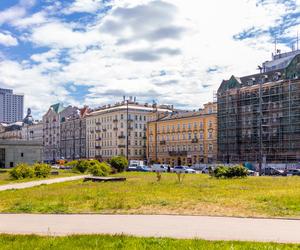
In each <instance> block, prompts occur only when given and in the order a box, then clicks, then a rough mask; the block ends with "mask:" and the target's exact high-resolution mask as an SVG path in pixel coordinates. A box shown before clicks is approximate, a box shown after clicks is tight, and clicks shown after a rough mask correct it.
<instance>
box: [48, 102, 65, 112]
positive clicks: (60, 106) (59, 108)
mask: <svg viewBox="0 0 300 250" xmlns="http://www.w3.org/2000/svg"><path fill="white" fill-rule="evenodd" d="M50 109H52V110H53V111H54V112H56V113H60V112H61V111H63V110H64V109H65V108H64V106H63V104H62V103H56V104H53V105H51V106H50Z"/></svg>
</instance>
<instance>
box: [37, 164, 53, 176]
mask: <svg viewBox="0 0 300 250" xmlns="http://www.w3.org/2000/svg"><path fill="white" fill-rule="evenodd" d="M33 169H34V175H35V176H36V177H38V178H45V177H47V176H48V175H49V174H50V172H51V166H50V165H48V164H45V163H35V164H34V165H33Z"/></svg>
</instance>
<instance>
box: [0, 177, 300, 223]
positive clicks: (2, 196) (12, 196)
mask: <svg viewBox="0 0 300 250" xmlns="http://www.w3.org/2000/svg"><path fill="white" fill-rule="evenodd" d="M120 175H121V176H126V177H127V181H126V182H111V183H92V182H83V181H82V180H80V181H73V182H65V183H58V184H51V185H42V186H38V187H33V188H28V189H23V190H8V191H3V192H0V201H1V202H0V212H16V213H20V212H24V213H112V214H114V213H121V214H189V215H223V216H242V217H248V216H249V217H295V218H300V177H249V178H246V179H232V180H225V179H214V178H210V177H209V176H207V175H200V174H199V175H198V174H197V175H192V174H189V175H186V176H185V178H184V181H183V182H182V183H178V182H177V177H176V175H175V174H163V175H162V180H161V181H160V182H157V181H156V176H155V174H154V173H123V174H120Z"/></svg>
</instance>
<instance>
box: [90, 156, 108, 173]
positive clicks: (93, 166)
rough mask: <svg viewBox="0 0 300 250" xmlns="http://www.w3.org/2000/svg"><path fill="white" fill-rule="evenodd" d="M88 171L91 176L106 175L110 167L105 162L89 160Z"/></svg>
mask: <svg viewBox="0 0 300 250" xmlns="http://www.w3.org/2000/svg"><path fill="white" fill-rule="evenodd" d="M88 172H89V173H91V174H92V175H93V176H107V175H109V173H110V172H111V167H110V166H109V165H108V164H107V163H106V162H98V161H96V160H93V161H90V165H89V169H88Z"/></svg>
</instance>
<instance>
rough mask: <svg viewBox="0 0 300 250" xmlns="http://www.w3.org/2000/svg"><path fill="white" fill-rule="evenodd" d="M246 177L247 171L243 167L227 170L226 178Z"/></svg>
mask: <svg viewBox="0 0 300 250" xmlns="http://www.w3.org/2000/svg"><path fill="white" fill-rule="evenodd" d="M247 176H248V170H247V169H246V168H245V167H243V166H234V167H231V168H229V169H228V173H227V178H234V177H240V178H244V177H247Z"/></svg>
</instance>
